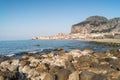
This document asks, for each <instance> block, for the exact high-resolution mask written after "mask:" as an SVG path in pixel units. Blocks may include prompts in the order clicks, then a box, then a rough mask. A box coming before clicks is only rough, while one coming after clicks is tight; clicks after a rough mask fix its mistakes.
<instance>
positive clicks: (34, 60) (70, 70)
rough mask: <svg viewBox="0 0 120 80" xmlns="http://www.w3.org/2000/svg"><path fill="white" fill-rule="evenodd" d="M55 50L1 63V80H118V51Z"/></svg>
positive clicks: (119, 76) (119, 72)
mask: <svg viewBox="0 0 120 80" xmlns="http://www.w3.org/2000/svg"><path fill="white" fill-rule="evenodd" d="M56 50H57V53H56V54H55V53H53V52H50V51H49V52H47V53H45V54H42V55H40V54H38V53H36V54H32V53H30V54H24V55H23V56H22V57H21V58H20V59H13V58H12V59H6V60H4V61H2V62H0V80H120V50H111V51H105V52H99V53H95V52H93V51H92V50H90V49H86V50H83V51H82V50H72V51H70V52H66V51H65V50H63V49H56Z"/></svg>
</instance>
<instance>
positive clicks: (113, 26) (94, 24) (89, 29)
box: [71, 16, 120, 34]
mask: <svg viewBox="0 0 120 80" xmlns="http://www.w3.org/2000/svg"><path fill="white" fill-rule="evenodd" d="M109 32H120V18H113V19H107V18H106V17H103V16H91V17H88V18H87V19H86V20H85V21H82V22H80V23H77V24H74V25H73V26H72V28H71V33H81V34H85V33H109Z"/></svg>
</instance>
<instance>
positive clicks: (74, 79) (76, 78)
mask: <svg viewBox="0 0 120 80" xmlns="http://www.w3.org/2000/svg"><path fill="white" fill-rule="evenodd" d="M69 80H80V79H79V73H78V72H77V71H75V72H73V73H71V74H70V75H69Z"/></svg>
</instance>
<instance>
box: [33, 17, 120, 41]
mask: <svg viewBox="0 0 120 80" xmlns="http://www.w3.org/2000/svg"><path fill="white" fill-rule="evenodd" d="M32 39H33V40H68V39H71V40H74V39H76V40H78V39H84V40H87V39H120V18H113V19H107V18H106V17H103V16H90V17H88V18H87V19H86V20H84V21H82V22H80V23H77V24H74V25H72V28H71V32H70V33H69V34H64V33H58V34H56V35H52V36H37V37H33V38H32Z"/></svg>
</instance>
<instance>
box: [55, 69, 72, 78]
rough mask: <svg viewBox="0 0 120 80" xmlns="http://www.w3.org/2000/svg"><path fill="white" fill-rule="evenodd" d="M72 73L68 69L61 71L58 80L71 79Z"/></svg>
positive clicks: (57, 74) (57, 76)
mask: <svg viewBox="0 0 120 80" xmlns="http://www.w3.org/2000/svg"><path fill="white" fill-rule="evenodd" d="M69 74H70V71H69V70H66V69H60V70H58V72H57V73H56V80H67V79H68V78H69Z"/></svg>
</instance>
